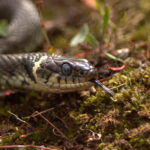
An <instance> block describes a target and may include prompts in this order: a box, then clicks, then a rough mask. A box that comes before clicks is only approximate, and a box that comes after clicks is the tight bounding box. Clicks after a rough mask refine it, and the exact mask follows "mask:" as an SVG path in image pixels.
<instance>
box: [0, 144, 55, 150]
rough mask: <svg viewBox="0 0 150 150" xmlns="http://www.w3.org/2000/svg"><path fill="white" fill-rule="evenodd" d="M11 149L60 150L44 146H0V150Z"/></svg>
mask: <svg viewBox="0 0 150 150" xmlns="http://www.w3.org/2000/svg"><path fill="white" fill-rule="evenodd" d="M4 148H5V149H10V148H25V149H26V148H36V149H42V150H58V149H54V148H49V147H44V146H37V145H4V146H0V149H4Z"/></svg>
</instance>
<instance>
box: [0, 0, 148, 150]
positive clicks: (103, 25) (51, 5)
mask: <svg viewBox="0 0 150 150" xmlns="http://www.w3.org/2000/svg"><path fill="white" fill-rule="evenodd" d="M36 2H37V1H36ZM38 2H40V1H38ZM97 2H98V0H97ZM36 4H37V5H38V6H37V7H38V8H39V9H40V13H41V15H42V16H43V19H42V21H41V22H42V25H43V26H44V27H45V30H44V31H46V32H47V35H48V38H49V41H50V45H49V44H48V42H46V40H45V42H43V45H42V46H41V47H40V48H39V49H40V51H48V49H49V47H53V48H51V49H52V50H53V51H54V53H56V54H62V55H66V56H75V57H84V58H86V59H88V60H89V61H90V62H91V63H92V64H93V65H94V66H95V67H96V68H97V70H98V73H99V79H100V80H101V81H102V82H103V83H104V84H105V85H106V86H107V87H109V88H110V89H112V90H113V91H114V92H115V95H114V96H113V97H110V96H109V95H108V94H107V93H106V92H105V91H103V90H102V89H101V88H98V87H92V88H91V89H89V90H88V91H81V92H74V93H66V94H51V93H49V94H45V93H37V92H34V91H24V90H18V89H17V90H15V89H13V91H14V93H11V94H10V93H9V92H7V93H5V96H1V97H0V99H1V100H0V122H1V123H0V146H6V147H5V148H6V149H8V147H7V146H8V145H9V146H10V147H11V146H12V147H13V146H14V148H13V149H18V148H16V147H15V146H16V145H28V146H26V147H24V148H23V149H38V148H39V147H36V146H44V147H45V149H49V150H54V149H55V150H59V149H62V150H65V149H67V150H101V149H103V150H129V149H134V150H135V149H138V150H139V149H141V150H148V149H150V62H149V60H150V38H149V37H150V36H149V35H150V17H149V16H150V1H149V0H126V1H123V0H122V1H120V0H113V1H111V0H101V1H100V5H96V0H69V1H68V0H61V1H60V0H47V1H44V6H43V3H42V4H39V3H36ZM108 11H109V13H108ZM107 19H108V23H107ZM84 24H86V25H87V26H88V29H89V31H88V32H89V33H90V34H91V35H92V36H94V40H90V42H89V41H88V40H85V41H84V42H81V43H79V44H77V45H76V46H75V47H72V46H71V44H70V41H71V39H72V38H73V37H75V35H76V34H78V33H79V32H80V31H81V28H82V27H83V25H84ZM91 41H94V42H91ZM95 42H97V43H96V45H94V43H95ZM109 54H111V55H109ZM113 56H115V57H113ZM31 145H33V147H31ZM34 146H35V147H34ZM12 147H11V148H12ZM0 148H1V147H0ZM43 149H44V148H43Z"/></svg>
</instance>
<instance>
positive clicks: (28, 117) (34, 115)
mask: <svg viewBox="0 0 150 150" xmlns="http://www.w3.org/2000/svg"><path fill="white" fill-rule="evenodd" d="M52 110H54V108H49V109H46V110H44V111H41V112H39V113H38V114H37V113H36V114H34V113H33V114H32V115H30V116H27V117H23V119H30V118H31V117H36V116H39V114H44V113H46V112H48V111H52Z"/></svg>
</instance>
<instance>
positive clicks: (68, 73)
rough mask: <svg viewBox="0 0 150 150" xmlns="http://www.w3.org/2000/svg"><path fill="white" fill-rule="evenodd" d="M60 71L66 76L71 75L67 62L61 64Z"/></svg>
mask: <svg viewBox="0 0 150 150" xmlns="http://www.w3.org/2000/svg"><path fill="white" fill-rule="evenodd" d="M62 73H63V74H64V75H66V76H69V75H71V73H72V68H71V66H70V65H69V64H68V63H64V64H63V65H62Z"/></svg>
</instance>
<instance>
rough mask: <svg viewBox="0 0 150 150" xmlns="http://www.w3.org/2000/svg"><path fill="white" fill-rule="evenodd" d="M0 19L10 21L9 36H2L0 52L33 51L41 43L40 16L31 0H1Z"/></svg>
mask: <svg viewBox="0 0 150 150" xmlns="http://www.w3.org/2000/svg"><path fill="white" fill-rule="evenodd" d="M6 10H7V11H6ZM0 19H5V20H7V21H8V36H7V37H6V38H0V53H14V52H16V51H17V52H21V51H33V50H34V49H35V48H36V47H37V46H38V45H40V44H41V42H42V31H41V27H40V18H39V14H38V11H37V9H36V8H35V6H34V5H33V3H32V2H31V1H30V0H0Z"/></svg>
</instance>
